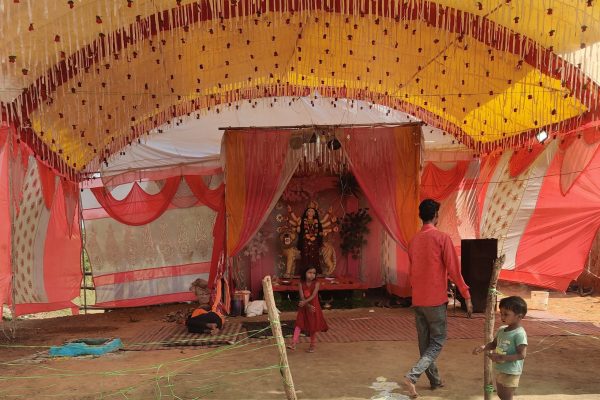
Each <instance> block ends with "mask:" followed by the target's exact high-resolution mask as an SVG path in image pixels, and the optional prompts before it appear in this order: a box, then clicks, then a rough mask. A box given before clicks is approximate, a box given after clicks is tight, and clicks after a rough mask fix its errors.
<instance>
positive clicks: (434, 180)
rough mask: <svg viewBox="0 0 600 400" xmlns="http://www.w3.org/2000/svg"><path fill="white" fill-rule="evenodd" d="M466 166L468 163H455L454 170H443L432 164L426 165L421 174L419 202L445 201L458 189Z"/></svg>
mask: <svg viewBox="0 0 600 400" xmlns="http://www.w3.org/2000/svg"><path fill="white" fill-rule="evenodd" d="M468 166H469V161H457V162H456V165H455V166H454V168H452V169H449V170H443V169H441V168H440V167H438V166H437V165H435V164H434V163H432V162H429V163H427V165H426V166H425V169H424V170H423V173H422V174H421V200H424V199H433V200H436V201H442V200H444V199H446V198H447V197H448V196H450V194H452V193H453V192H454V191H456V190H457V189H458V186H459V185H460V182H461V181H462V180H463V178H464V177H465V172H466V171H467V167H468Z"/></svg>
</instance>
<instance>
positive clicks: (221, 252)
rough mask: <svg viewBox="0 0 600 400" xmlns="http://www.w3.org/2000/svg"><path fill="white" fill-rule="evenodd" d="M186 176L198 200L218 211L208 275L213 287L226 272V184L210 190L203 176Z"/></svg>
mask: <svg viewBox="0 0 600 400" xmlns="http://www.w3.org/2000/svg"><path fill="white" fill-rule="evenodd" d="M184 178H185V181H186V183H187V184H188V186H189V188H190V189H191V191H192V193H194V195H195V196H196V197H197V198H198V200H200V201H201V202H202V203H203V204H205V205H206V206H208V207H210V208H211V209H212V210H215V211H216V212H217V218H216V220H215V225H214V226H213V249H212V255H211V258H210V273H209V277H208V284H209V287H210V288H211V289H212V288H213V286H214V284H215V282H216V281H218V279H220V276H222V274H223V272H224V260H225V241H226V237H225V185H223V184H221V185H219V187H217V188H216V189H213V190H210V189H209V188H208V186H206V184H205V183H204V180H203V179H202V177H201V176H198V175H186V176H185V177H184ZM219 264H221V265H219ZM219 267H221V268H219Z"/></svg>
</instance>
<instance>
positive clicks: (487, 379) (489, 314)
mask: <svg viewBox="0 0 600 400" xmlns="http://www.w3.org/2000/svg"><path fill="white" fill-rule="evenodd" d="M505 258H506V257H505V255H504V254H502V255H501V256H500V257H498V258H496V260H494V266H493V268H492V277H491V278H490V288H489V290H488V297H487V305H486V308H485V343H489V342H491V341H492V340H494V322H495V319H496V298H497V296H498V292H497V290H496V287H497V285H498V276H500V270H501V269H502V265H503V264H504V259H505ZM492 371H493V365H492V360H491V359H490V358H489V357H487V356H484V357H483V396H484V399H485V400H491V399H492V397H493V396H494V384H493V382H492Z"/></svg>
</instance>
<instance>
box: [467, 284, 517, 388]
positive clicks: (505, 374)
mask: <svg viewBox="0 0 600 400" xmlns="http://www.w3.org/2000/svg"><path fill="white" fill-rule="evenodd" d="M525 314H527V303H525V300H523V299H522V298H521V297H519V296H510V297H506V298H504V299H502V300H500V318H501V319H502V323H504V324H505V325H503V326H501V327H500V329H498V333H497V334H496V337H495V338H494V341H492V342H490V343H488V344H486V345H482V346H479V347H476V348H475V349H474V350H473V354H479V353H481V352H482V351H489V352H488V353H486V355H487V356H488V357H489V358H491V359H492V361H493V362H494V363H495V370H496V392H497V393H498V397H500V399H501V400H512V398H513V395H514V393H515V390H516V389H517V387H519V378H520V377H521V372H523V360H524V359H525V356H526V355H527V333H525V329H523V327H522V326H521V320H522V319H523V317H525ZM490 350H495V351H490Z"/></svg>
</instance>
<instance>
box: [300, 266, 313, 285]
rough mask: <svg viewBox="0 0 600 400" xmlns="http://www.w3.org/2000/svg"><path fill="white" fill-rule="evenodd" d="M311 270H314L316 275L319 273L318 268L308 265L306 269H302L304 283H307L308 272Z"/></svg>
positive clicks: (301, 276) (301, 278) (301, 277)
mask: <svg viewBox="0 0 600 400" xmlns="http://www.w3.org/2000/svg"><path fill="white" fill-rule="evenodd" d="M309 269H314V270H315V273H316V272H317V267H315V266H313V265H307V266H306V267H304V268H303V269H302V274H301V275H300V280H301V281H302V282H306V273H307V272H308V270H309Z"/></svg>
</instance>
